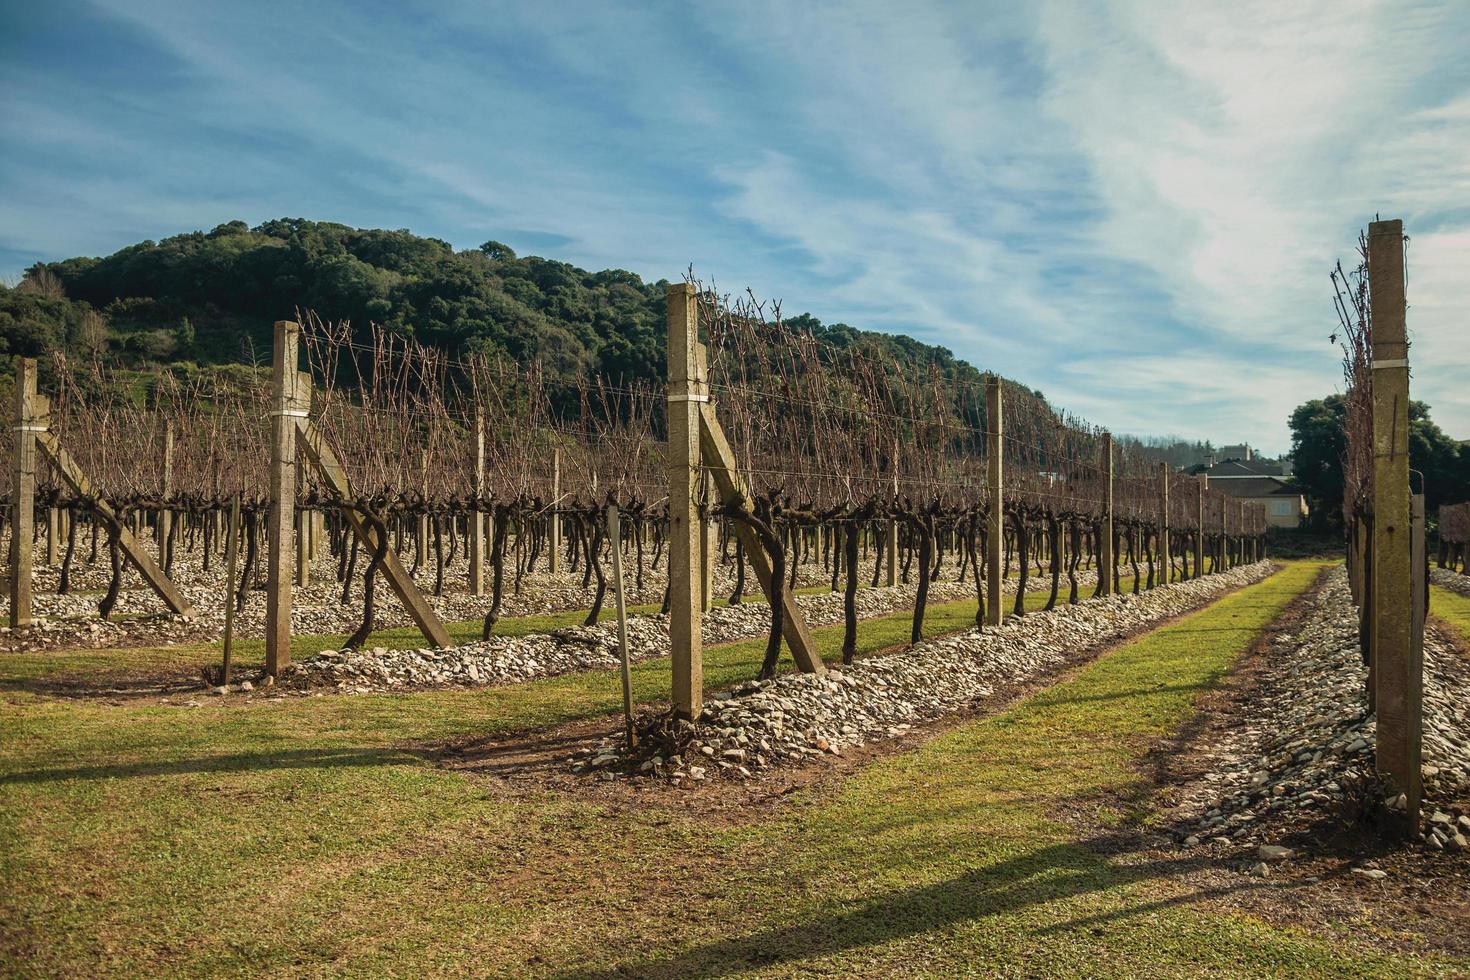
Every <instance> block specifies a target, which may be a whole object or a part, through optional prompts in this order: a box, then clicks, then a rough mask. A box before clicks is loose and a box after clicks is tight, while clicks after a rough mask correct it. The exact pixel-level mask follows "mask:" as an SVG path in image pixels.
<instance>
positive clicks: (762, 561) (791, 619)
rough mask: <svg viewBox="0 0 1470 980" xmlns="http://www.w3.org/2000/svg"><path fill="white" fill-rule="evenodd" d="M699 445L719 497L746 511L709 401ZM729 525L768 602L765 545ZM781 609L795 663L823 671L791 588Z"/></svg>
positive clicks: (749, 531)
mask: <svg viewBox="0 0 1470 980" xmlns="http://www.w3.org/2000/svg"><path fill="white" fill-rule="evenodd" d="M699 445H700V452H701V455H702V456H703V463H704V466H705V468H706V469H707V470H708V471H709V473H710V475H711V476H712V477H714V481H715V487H716V489H718V490H719V493H720V499H721V500H723V501H724V502H725V504H726V505H727V506H739V507H744V508H745V509H746V511H747V512H749V511H750V494H749V493H747V492H746V489H745V485H744V484H745V481H743V480H742V479H740V473H739V472H738V471H737V469H736V466H735V453H734V452H733V451H732V450H731V449H730V443H729V440H727V439H726V438H725V430H724V429H723V428H721V426H720V421H719V419H718V418H716V417H715V407H714V403H712V402H704V403H703V404H702V405H700V412H699ZM732 524H733V527H734V531H735V534H736V535H737V536H738V537H739V538H740V542H741V544H743V545H744V546H745V557H746V559H747V560H748V561H749V562H750V567H751V568H752V569H754V570H755V577H756V579H757V580H758V581H759V582H760V584H761V589H763V590H764V591H765V593H766V600H767V601H770V598H771V559H770V556H768V555H767V554H766V547H765V545H764V544H762V543H761V539H760V537H759V536H758V535H757V534H756V533H755V530H754V529H753V528H751V527H750V526H749V525H747V524H746V523H744V522H743V521H733V522H732ZM781 608H782V609H783V610H785V616H784V617H782V621H781V635H782V636H784V637H785V638H786V642H787V644H788V645H789V646H790V647H791V655H792V657H793V659H795V660H796V666H797V667H799V668H800V669H801V670H803V671H805V672H806V673H808V674H821V673H825V672H826V669H827V667H826V664H824V663H822V657H821V655H820V654H818V653H817V648H816V645H815V644H814V643H812V637H811V633H810V632H808V631H807V626H806V618H805V617H804V616H802V614H801V607H800V606H799V605H797V603H796V597H795V596H794V595H792V594H791V590H790V589H783V590H782V592H781Z"/></svg>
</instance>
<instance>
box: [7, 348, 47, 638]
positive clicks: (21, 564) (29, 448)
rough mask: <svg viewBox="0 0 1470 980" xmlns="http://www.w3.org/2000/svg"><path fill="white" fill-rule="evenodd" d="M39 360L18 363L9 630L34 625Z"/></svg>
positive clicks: (19, 359)
mask: <svg viewBox="0 0 1470 980" xmlns="http://www.w3.org/2000/svg"><path fill="white" fill-rule="evenodd" d="M38 401H39V397H38V396H37V394H36V359H35V358H33V357H17V358H16V359H15V430H14V431H15V441H14V443H13V444H12V450H11V452H12V455H11V458H10V493H11V505H10V628H11V629H15V628H17V627H20V626H29V625H31V576H32V572H33V561H34V556H33V554H32V545H33V541H32V537H33V535H34V533H35V523H36V430H37V429H38V428H41V427H44V426H43V420H42V419H40V418H38V417H37V416H38V415H39V414H40V413H39V411H38V409H39V405H38Z"/></svg>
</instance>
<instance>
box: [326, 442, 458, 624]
mask: <svg viewBox="0 0 1470 980" xmlns="http://www.w3.org/2000/svg"><path fill="white" fill-rule="evenodd" d="M297 433H298V434H299V435H300V437H301V448H302V449H303V450H304V451H305V453H306V458H307V460H308V461H309V462H310V463H311V464H312V465H313V466H314V467H316V471H317V473H318V474H320V476H321V478H322V482H323V483H325V484H326V485H327V487H328V488H329V489H330V490H331V491H332V493H334V494H336V495H337V498H338V499H339V500H351V499H353V494H352V481H351V480H349V479H348V478H347V471H346V470H344V469H343V468H342V464H341V462H340V461H339V460H338V459H337V454H336V453H334V452H332V447H330V446H328V445H327V442H326V440H325V439H323V438H322V435H321V432H320V431H319V430H318V429H317V427H316V426H314V425H312V424H311V421H310V420H309V419H305V418H301V419H297ZM342 515H343V516H344V517H345V518H347V523H348V524H350V525H352V530H353V531H354V532H355V533H356V534H357V537H358V540H359V541H361V542H362V543H363V546H364V547H366V548H367V549H368V550H369V551H370V552H376V551H377V548H378V536H377V534H376V532H374V531H373V528H372V525H371V524H369V523H368V522H367V521H366V520H364V519H363V517H362V515H361V514H360V513H358V512H357V510H356V509H355V508H352V507H344V508H342ZM382 571H383V574H384V576H385V577H387V579H388V586H389V587H390V588H391V589H392V590H393V594H394V595H396V596H398V601H400V602H402V603H403V608H405V609H407V610H408V614H409V615H410V616H412V617H413V621H414V623H415V624H416V625H417V626H418V628H419V630H420V631H421V632H422V633H423V634H424V637H425V638H426V639H427V640H428V641H429V642H430V643H432V644H434V645H435V646H436V647H447V646H452V645H453V641H452V640H451V639H450V638H449V631H448V630H446V629H445V628H444V624H443V623H442V622H440V620H439V616H438V614H437V613H435V612H434V607H433V606H431V605H429V603H428V600H426V599H425V598H424V594H423V593H422V592H420V591H419V587H418V586H417V585H415V584H414V581H413V577H412V576H411V575H409V574H408V569H406V568H404V567H403V562H402V561H400V560H399V558H398V553H397V552H396V551H394V550H393V546H392V545H389V546H388V549H387V551H386V552H385V553H384V555H383V565H382Z"/></svg>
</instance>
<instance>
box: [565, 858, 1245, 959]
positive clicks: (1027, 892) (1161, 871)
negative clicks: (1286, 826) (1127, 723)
mask: <svg viewBox="0 0 1470 980" xmlns="http://www.w3.org/2000/svg"><path fill="white" fill-rule="evenodd" d="M1111 836H1112V835H1104V836H1102V837H1099V838H1095V839H1093V840H1088V841H1082V842H1077V843H1073V842H1068V843H1062V844H1052V845H1049V846H1046V847H1042V848H1040V849H1038V850H1034V851H1029V852H1027V853H1025V854H1022V855H1018V856H1016V857H1013V858H1010V859H1008V860H1005V861H1000V862H998V863H996V864H991V865H987V866H985V867H981V868H974V869H972V870H970V871H967V872H966V873H964V874H962V875H960V876H959V877H957V878H952V879H950V880H948V881H942V882H937V883H935V884H932V885H924V886H921V887H917V888H911V889H909V890H907V891H904V892H900V893H898V894H896V895H885V896H883V897H881V898H878V899H873V900H869V901H866V902H857V903H854V904H852V905H851V907H850V909H849V910H848V911H845V912H840V913H838V914H835V915H831V916H827V917H824V918H819V919H814V920H812V921H808V922H802V923H797V924H793V925H789V926H784V927H779V928H774V929H768V930H766V931H763V932H757V933H749V934H745V935H739V936H732V937H730V938H727V939H720V940H715V941H713V942H708V943H705V944H703V945H700V946H696V947H694V948H692V949H689V950H686V951H685V952H682V953H677V954H674V955H671V956H668V957H663V958H658V959H645V960H637V961H632V962H623V963H620V964H618V965H616V966H613V967H608V968H605V969H598V970H583V971H569V972H565V973H562V974H560V976H561V977H563V978H565V980H604V978H605V980H613V978H617V977H626V976H640V977H705V978H710V977H724V976H730V975H733V974H737V973H742V972H745V971H747V970H754V969H761V968H766V967H774V966H783V965H788V964H793V963H800V962H806V961H812V960H818V959H821V958H823V957H827V956H833V955H838V954H841V953H846V952H850V951H853V950H858V949H862V948H864V947H869V946H877V945H880V944H883V943H887V942H891V941H893V940H902V939H907V938H910V937H913V936H918V935H922V934H924V933H928V932H934V931H943V930H946V929H953V928H956V927H960V926H963V925H964V924H965V923H967V922H971V921H974V920H978V919H983V918H986V917H990V916H1000V915H1008V914H1012V913H1015V912H1019V911H1022V910H1024V909H1028V908H1031V907H1034V906H1039V905H1044V904H1047V903H1051V902H1066V901H1072V900H1075V899H1085V898H1088V897H1089V896H1101V895H1102V894H1103V893H1105V892H1109V891H1113V890H1118V889H1124V888H1127V887H1128V886H1131V885H1133V884H1136V883H1138V882H1141V881H1144V880H1147V879H1151V878H1163V877H1170V876H1174V875H1178V874H1181V873H1183V872H1186V871H1191V870H1195V869H1197V868H1200V867H1203V866H1204V865H1206V864H1207V863H1209V859H1208V858H1204V857H1190V856H1187V855H1181V856H1180V857H1179V858H1177V859H1161V860H1154V861H1149V862H1144V863H1141V864H1133V865H1122V864H1115V863H1111V862H1109V861H1108V860H1107V859H1106V858H1105V857H1103V856H1102V854H1101V852H1105V851H1108V850H1117V849H1118V848H1119V843H1118V842H1117V841H1113V840H1111V839H1110V838H1111ZM1127 839H1128V840H1129V841H1132V840H1135V838H1132V837H1131V836H1129V837H1128V838H1127ZM1265 887H1270V886H1268V885H1266V884H1265V883H1262V882H1259V881H1256V880H1254V879H1243V880H1242V881H1241V882H1239V883H1237V884H1232V885H1228V886H1218V887H1211V888H1202V889H1199V890H1196V891H1193V892H1189V893H1185V894H1179V895H1175V896H1172V897H1169V898H1166V899H1152V900H1146V901H1141V902H1138V903H1129V902H1128V900H1127V897H1126V896H1120V897H1119V898H1120V901H1121V902H1122V903H1123V904H1122V905H1121V906H1120V907H1119V908H1117V909H1112V910H1108V911H1105V912H1097V911H1093V910H1094V909H1095V908H1096V904H1095V903H1088V904H1087V906H1086V909H1085V910H1084V912H1085V913H1090V914H1083V915H1081V916H1079V917H1076V918H1071V919H1064V920H1062V921H1060V922H1057V923H1054V924H1052V925H1048V926H1045V927H1043V928H1038V929H1036V930H1035V932H1034V935H1037V936H1045V935H1054V934H1056V933H1059V932H1066V931H1070V930H1073V929H1086V928H1096V927H1097V926H1098V925H1100V924H1102V923H1106V922H1114V921H1120V920H1123V919H1127V918H1131V917H1135V916H1141V915H1149V914H1152V913H1156V912H1158V911H1160V910H1161V909H1165V908H1170V907H1175V906H1182V905H1188V904H1191V903H1193V902H1197V901H1203V900H1212V899H1215V898H1218V897H1220V896H1223V895H1228V894H1232V893H1235V892H1239V891H1245V890H1251V889H1261V888H1265Z"/></svg>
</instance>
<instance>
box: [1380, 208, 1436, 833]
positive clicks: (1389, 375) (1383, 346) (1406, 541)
mask: <svg viewBox="0 0 1470 980" xmlns="http://www.w3.org/2000/svg"><path fill="white" fill-rule="evenodd" d="M1368 281H1369V297H1370V302H1371V304H1372V318H1373V320H1372V322H1373V356H1372V364H1373V551H1372V563H1373V568H1372V569H1371V571H1370V575H1371V581H1372V587H1371V588H1370V589H1369V597H1370V600H1371V602H1372V604H1373V610H1372V633H1371V635H1370V637H1369V659H1370V660H1371V661H1372V664H1373V672H1374V675H1375V682H1376V683H1375V688H1376V689H1375V694H1374V697H1375V709H1376V711H1377V716H1378V734H1377V743H1378V744H1377V752H1376V756H1375V758H1376V760H1377V766H1378V771H1379V772H1381V773H1383V774H1385V775H1387V776H1389V777H1391V779H1392V780H1393V782H1394V784H1395V785H1396V786H1397V787H1398V789H1399V790H1400V791H1401V792H1403V793H1404V795H1405V797H1406V800H1407V804H1408V807H1407V810H1406V815H1407V822H1408V827H1409V832H1410V833H1411V834H1412V833H1414V832H1415V831H1416V830H1417V828H1418V822H1419V800H1420V795H1421V791H1422V786H1421V774H1420V771H1419V765H1420V751H1421V744H1420V739H1421V736H1422V731H1421V722H1422V717H1421V705H1420V702H1421V698H1422V695H1423V690H1422V688H1423V681H1424V678H1423V667H1422V664H1418V663H1415V660H1414V649H1415V643H1414V640H1413V634H1414V624H1415V618H1416V613H1415V603H1416V600H1417V599H1418V597H1417V596H1415V595H1414V590H1413V572H1412V570H1411V567H1410V553H1411V543H1410V542H1411V537H1412V534H1411V531H1412V526H1411V521H1410V502H1409V359H1408V358H1409V346H1408V336H1407V332H1406V329H1407V328H1406V324H1405V297H1404V223H1403V222H1402V221H1399V220H1393V221H1375V222H1373V223H1371V224H1370V225H1369V226H1368Z"/></svg>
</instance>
